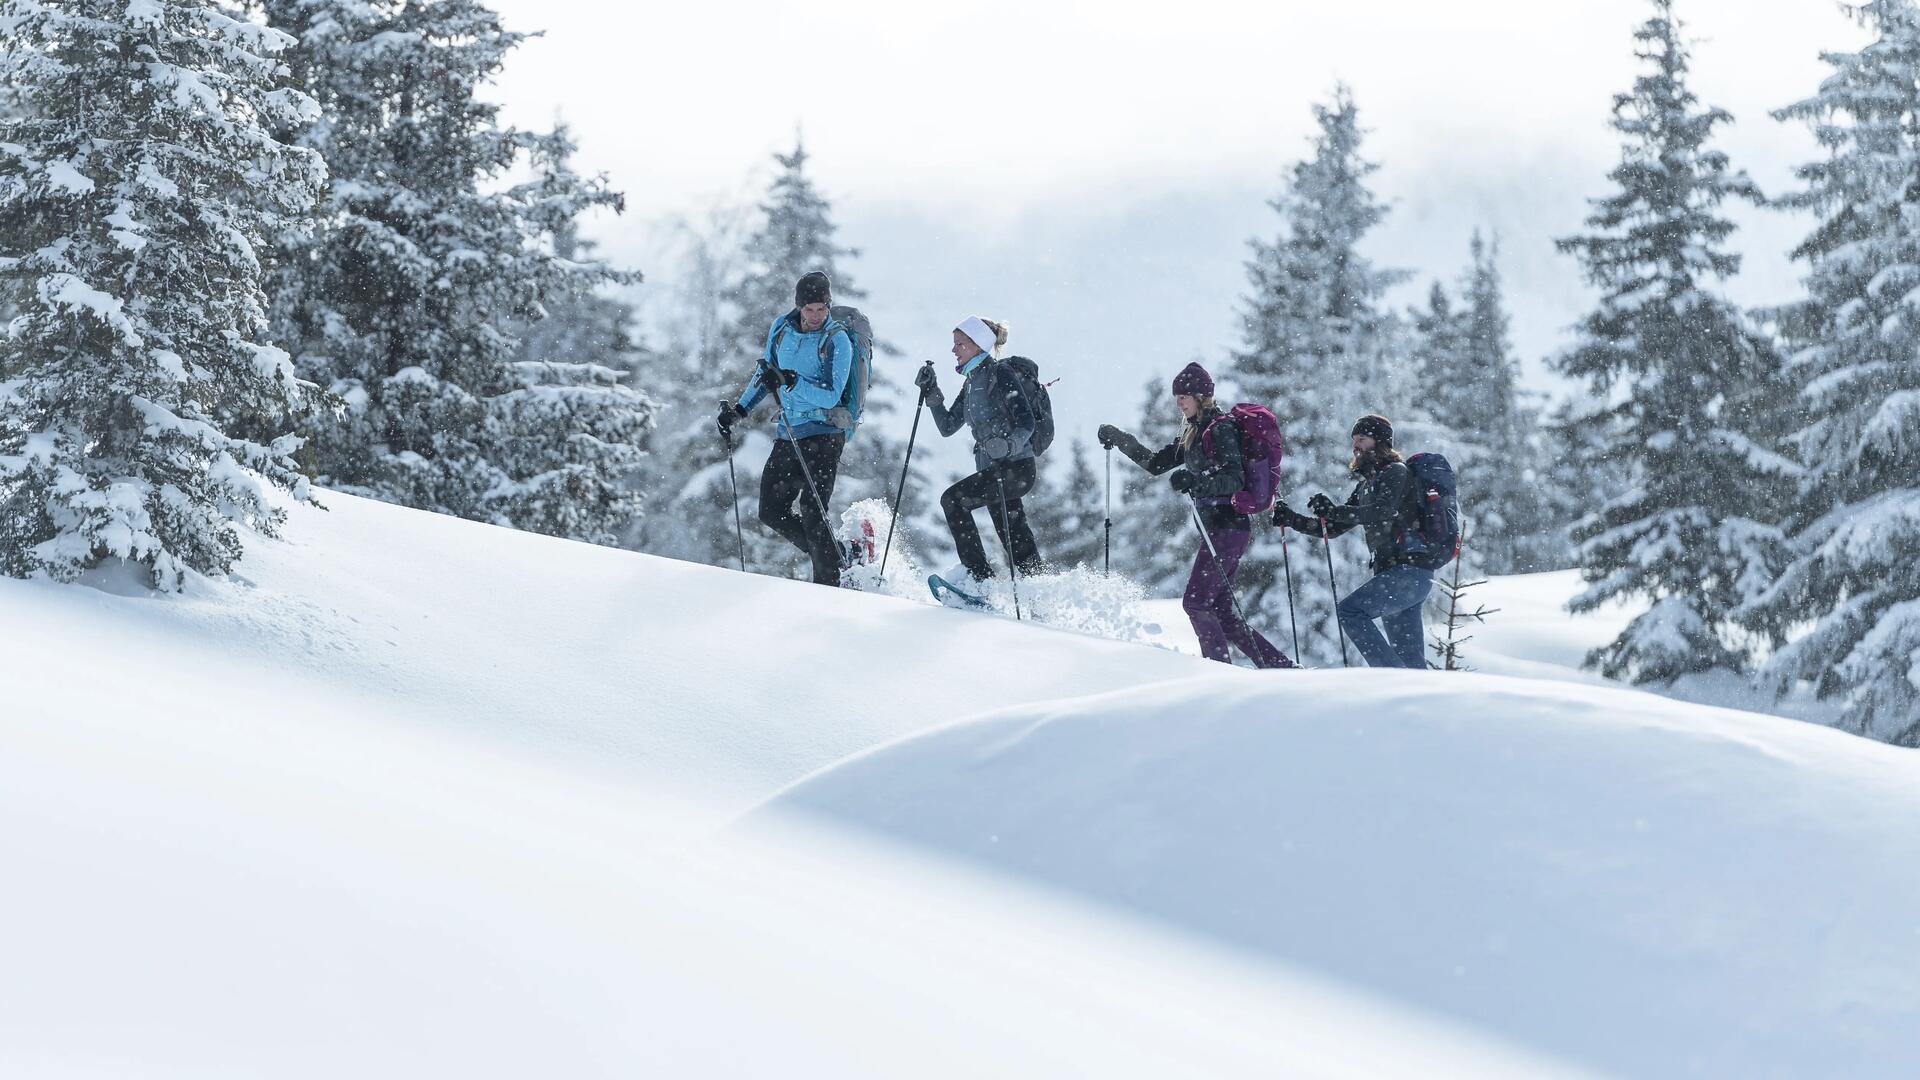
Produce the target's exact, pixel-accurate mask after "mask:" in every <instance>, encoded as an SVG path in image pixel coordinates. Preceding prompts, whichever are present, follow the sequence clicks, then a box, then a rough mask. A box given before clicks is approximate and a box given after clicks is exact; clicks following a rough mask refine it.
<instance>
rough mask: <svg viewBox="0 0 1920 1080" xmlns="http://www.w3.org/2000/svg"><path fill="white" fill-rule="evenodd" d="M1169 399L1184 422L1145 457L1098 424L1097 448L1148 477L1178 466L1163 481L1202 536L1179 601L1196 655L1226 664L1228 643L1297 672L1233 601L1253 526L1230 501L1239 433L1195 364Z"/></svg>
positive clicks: (1266, 663)
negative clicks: (1188, 506)
mask: <svg viewBox="0 0 1920 1080" xmlns="http://www.w3.org/2000/svg"><path fill="white" fill-rule="evenodd" d="M1173 400H1174V404H1175V405H1177V406H1178V407H1179V409H1180V415H1181V416H1183V417H1185V418H1186V421H1187V423H1186V426H1185V427H1184V428H1182V429H1181V431H1180V437H1179V438H1177V439H1175V440H1174V441H1172V442H1171V443H1168V444H1167V445H1166V446H1164V447H1162V448H1161V449H1160V450H1158V451H1155V452H1151V453H1149V452H1148V450H1147V448H1146V447H1144V446H1142V445H1140V440H1139V439H1136V438H1134V437H1133V436H1132V435H1129V434H1127V433H1126V432H1124V431H1121V430H1120V429H1119V428H1117V427H1114V426H1113V425H1112V424H1102V425H1100V432H1099V434H1100V445H1101V446H1106V447H1113V448H1117V449H1118V450H1119V451H1120V452H1121V453H1122V454H1125V455H1126V456H1127V458H1128V459H1129V460H1131V461H1132V462H1133V463H1134V464H1135V465H1138V466H1140V467H1141V468H1143V469H1145V470H1147V472H1149V473H1151V474H1153V475H1154V476H1159V475H1160V474H1161V473H1164V472H1167V471H1168V470H1170V469H1174V468H1175V467H1176V466H1179V467H1180V468H1179V471H1177V472H1175V473H1174V474H1173V476H1172V477H1170V478H1169V479H1168V483H1169V484H1171V485H1172V486H1173V490H1175V491H1177V492H1179V493H1180V494H1182V495H1186V496H1190V497H1191V498H1192V499H1193V501H1194V506H1195V508H1196V509H1197V510H1198V512H1199V516H1200V524H1201V528H1203V529H1205V530H1206V533H1207V535H1206V538H1205V539H1203V540H1202V541H1201V542H1200V545H1199V550H1198V551H1196V552H1194V556H1193V571H1192V573H1190V574H1188V575H1187V592H1186V596H1185V597H1184V598H1183V606H1184V607H1185V608H1186V610H1187V619H1188V621H1190V622H1192V623H1193V632H1194V634H1195V635H1196V636H1198V637H1199V639H1200V652H1201V654H1202V655H1204V656H1205V657H1206V658H1207V659H1209V660H1218V661H1220V662H1221V663H1223V664H1230V663H1232V662H1233V657H1232V654H1231V653H1229V652H1228V651H1227V645H1228V643H1229V642H1231V643H1232V644H1233V645H1234V646H1236V647H1238V648H1239V650H1240V651H1241V652H1242V653H1244V654H1245V655H1246V657H1247V659H1249V660H1251V661H1253V666H1255V667H1262V668H1290V667H1297V666H1298V665H1296V664H1295V663H1294V662H1293V661H1292V660H1291V659H1288V657H1287V654H1286V653H1283V652H1281V651H1280V650H1279V649H1278V648H1276V647H1275V646H1274V644H1273V642H1271V641H1268V640H1267V639H1266V638H1265V637H1262V636H1261V634H1260V632H1259V631H1258V630H1255V629H1254V628H1253V627H1251V626H1248V625H1247V623H1246V620H1244V619H1242V618H1241V617H1240V611H1239V609H1238V607H1236V606H1235V604H1234V601H1233V578H1234V574H1235V573H1236V572H1237V571H1238V570H1239V569H1240V560H1241V558H1242V557H1244V556H1245V555H1246V553H1247V547H1248V546H1249V545H1250V544H1251V543H1252V540H1253V528H1252V522H1251V521H1250V520H1249V519H1248V517H1247V515H1245V514H1243V513H1241V512H1240V511H1238V510H1235V509H1234V508H1233V503H1232V501H1231V496H1232V495H1233V493H1234V492H1236V491H1239V490H1240V488H1241V486H1242V485H1243V484H1244V483H1245V482H1246V476H1245V471H1244V462H1245V458H1244V455H1243V454H1242V453H1241V448H1240V430H1239V429H1238V428H1237V427H1235V426H1234V424H1233V421H1231V420H1228V419H1227V418H1226V415H1225V414H1224V413H1222V412H1221V411H1220V409H1219V407H1218V406H1216V405H1215V404H1214V403H1213V378H1212V376H1210V375H1208V374H1207V369H1206V368H1203V367H1201V366H1200V365H1199V364H1188V365H1187V366H1186V367H1185V368H1182V369H1181V371H1180V374H1178V375H1175V376H1174V377H1173Z"/></svg>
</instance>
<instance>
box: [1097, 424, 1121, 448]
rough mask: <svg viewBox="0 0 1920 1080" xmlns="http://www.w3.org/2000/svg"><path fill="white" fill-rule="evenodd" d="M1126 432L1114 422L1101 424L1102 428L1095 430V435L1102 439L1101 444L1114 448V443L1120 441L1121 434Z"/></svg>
mask: <svg viewBox="0 0 1920 1080" xmlns="http://www.w3.org/2000/svg"><path fill="white" fill-rule="evenodd" d="M1125 434H1126V432H1124V431H1121V430H1120V429H1119V428H1117V427H1114V426H1113V425H1112V424H1101V425H1100V430H1099V431H1096V432H1094V437H1095V438H1097V439H1099V440H1100V445H1101V446H1104V447H1106V448H1107V449H1109V450H1111V449H1113V444H1114V443H1117V442H1119V441H1120V436H1122V435H1125Z"/></svg>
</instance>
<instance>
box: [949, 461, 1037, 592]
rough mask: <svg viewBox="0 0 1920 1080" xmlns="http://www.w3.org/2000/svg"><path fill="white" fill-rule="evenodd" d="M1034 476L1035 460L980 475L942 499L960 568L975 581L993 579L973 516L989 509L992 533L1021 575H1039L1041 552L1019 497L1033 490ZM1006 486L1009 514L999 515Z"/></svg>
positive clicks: (1008, 465) (975, 475)
mask: <svg viewBox="0 0 1920 1080" xmlns="http://www.w3.org/2000/svg"><path fill="white" fill-rule="evenodd" d="M1034 476H1035V470H1034V462H1033V459H1032V458H1028V459H1027V460H1025V461H1015V462H1011V463H1009V464H1006V465H1002V466H1001V467H1000V468H999V469H998V470H995V471H992V472H977V473H974V474H973V475H972V476H969V477H967V478H966V479H964V480H962V481H960V482H959V483H957V484H955V485H953V486H952V487H950V488H948V489H947V490H946V493H945V494H943V495H941V496H940V509H941V510H942V511H943V512H944V513H945V514H946V515H947V528H949V529H951V530H953V547H954V550H955V551H957V552H958V553H959V555H960V562H961V565H963V566H965V567H966V568H967V573H969V574H972V575H973V576H974V577H975V578H976V579H979V580H982V581H984V580H986V579H987V578H990V577H992V576H993V566H992V564H991V563H989V562H987V552H986V549H985V548H983V547H982V546H981V544H980V530H979V529H977V528H975V527H974V524H973V512H974V511H975V510H978V509H979V508H981V507H983V506H984V507H986V508H987V512H988V514H990V515H991V516H992V518H993V531H994V532H996V533H998V534H999V536H1000V543H1001V544H1002V545H1010V546H1011V550H1012V552H1013V562H1014V565H1015V566H1017V567H1019V568H1020V572H1021V573H1022V574H1037V573H1039V572H1040V569H1041V566H1040V551H1039V549H1038V547H1036V546H1035V544H1034V542H1033V529H1031V528H1029V527H1028V525H1027V511H1026V509H1025V508H1024V507H1022V506H1021V505H1020V497H1021V496H1022V495H1025V494H1026V493H1027V492H1029V491H1032V490H1033V481H1034ZM1003 483H1004V484H1005V485H1006V487H1005V492H1006V504H1007V513H1006V517H1005V518H1002V517H1001V515H1000V498H1001V485H1002V484H1003Z"/></svg>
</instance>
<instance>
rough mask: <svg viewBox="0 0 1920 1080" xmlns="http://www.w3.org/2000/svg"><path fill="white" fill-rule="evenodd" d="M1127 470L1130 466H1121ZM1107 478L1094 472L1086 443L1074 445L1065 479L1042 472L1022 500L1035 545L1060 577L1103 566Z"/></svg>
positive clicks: (1077, 440) (1126, 464) (1124, 463)
mask: <svg viewBox="0 0 1920 1080" xmlns="http://www.w3.org/2000/svg"><path fill="white" fill-rule="evenodd" d="M1120 464H1121V465H1122V466H1125V467H1128V468H1131V467H1132V463H1130V462H1126V461H1122V462H1121V463H1120ZM1105 483H1106V481H1105V478H1104V477H1103V476H1102V475H1101V474H1100V473H1099V472H1097V471H1096V470H1095V468H1094V466H1093V463H1092V461H1091V459H1090V455H1089V452H1088V447H1087V443H1086V441H1085V440H1083V439H1076V440H1074V442H1073V447H1072V450H1071V458H1070V460H1069V462H1068V466H1067V474H1066V476H1065V477H1062V478H1060V479H1055V478H1054V476H1053V474H1052V473H1051V472H1050V471H1049V470H1047V469H1044V468H1043V469H1041V470H1040V473H1039V478H1038V480H1037V481H1036V482H1035V483H1034V486H1033V490H1032V491H1031V492H1029V493H1028V494H1027V497H1026V498H1025V499H1024V500H1022V503H1021V505H1023V506H1025V507H1026V508H1027V521H1028V523H1029V524H1030V525H1032V527H1033V534H1034V538H1035V541H1036V542H1037V543H1038V544H1039V545H1040V550H1041V551H1043V552H1045V553H1046V556H1047V562H1048V563H1049V564H1051V565H1052V567H1053V569H1055V570H1058V571H1066V570H1071V569H1073V568H1075V567H1078V566H1087V567H1091V568H1093V569H1095V570H1098V569H1100V567H1101V566H1102V564H1103V560H1104V556H1105V547H1106V508H1105V507H1106V504H1105V496H1106V488H1105V486H1104V485H1105Z"/></svg>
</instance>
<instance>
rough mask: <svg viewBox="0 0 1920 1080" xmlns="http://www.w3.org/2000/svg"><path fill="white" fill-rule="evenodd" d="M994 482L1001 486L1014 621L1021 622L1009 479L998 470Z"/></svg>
mask: <svg viewBox="0 0 1920 1080" xmlns="http://www.w3.org/2000/svg"><path fill="white" fill-rule="evenodd" d="M993 482H994V483H995V484H998V485H999V486H1000V546H1001V547H1003V548H1005V549H1006V551H1007V580H1008V581H1010V582H1012V583H1013V619H1014V621H1015V622H1019V621H1020V573H1019V571H1018V570H1016V569H1015V568H1014V565H1013V519H1012V518H1010V517H1008V516H1007V478H1006V476H1005V475H1004V474H1002V473H1001V472H1000V470H999V469H998V468H995V469H994V470H993Z"/></svg>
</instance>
